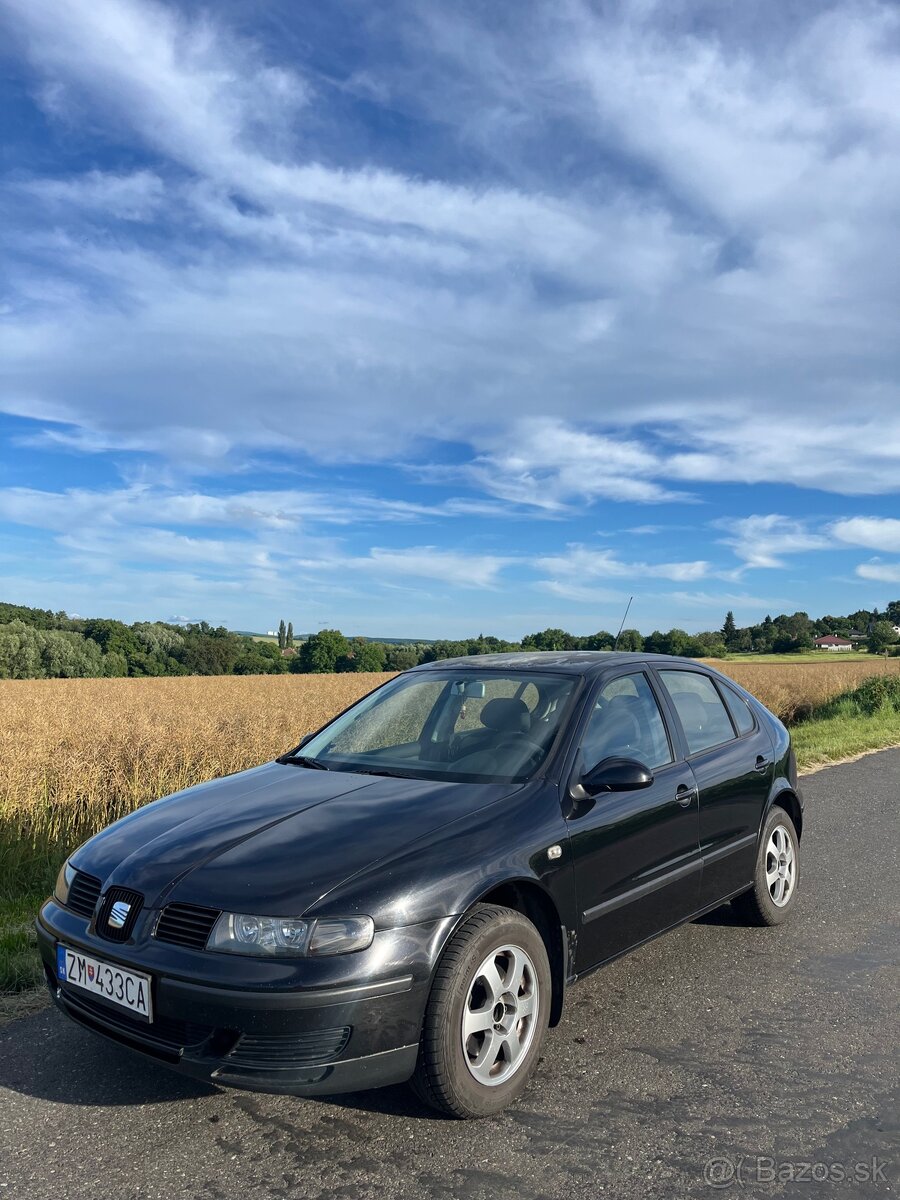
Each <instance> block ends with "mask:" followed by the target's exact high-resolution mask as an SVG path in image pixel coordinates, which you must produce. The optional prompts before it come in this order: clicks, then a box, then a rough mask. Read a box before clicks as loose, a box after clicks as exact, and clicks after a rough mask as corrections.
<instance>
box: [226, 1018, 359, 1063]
mask: <svg viewBox="0 0 900 1200" xmlns="http://www.w3.org/2000/svg"><path fill="white" fill-rule="evenodd" d="M349 1040H350V1026H349V1025H345V1026H343V1027H342V1028H340V1029H313V1030H309V1031H307V1032H306V1033H286V1034H280V1033H276V1034H261V1033H245V1034H243V1035H242V1037H241V1039H240V1041H239V1042H238V1043H237V1045H236V1046H235V1048H234V1049H233V1050H232V1051H231V1053H230V1054H229V1056H228V1059H227V1065H226V1068H225V1069H226V1071H227V1069H228V1067H229V1066H239V1067H247V1068H251V1067H255V1068H257V1069H259V1070H264V1071H272V1070H278V1069H279V1068H281V1069H284V1070H287V1069H289V1068H291V1067H306V1066H311V1065H318V1064H319V1063H326V1062H331V1061H332V1059H335V1058H337V1056H338V1055H339V1054H340V1053H341V1051H342V1050H343V1049H344V1048H345V1046H346V1045H347V1042H348V1041H349Z"/></svg>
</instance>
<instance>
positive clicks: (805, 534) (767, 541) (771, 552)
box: [716, 513, 832, 567]
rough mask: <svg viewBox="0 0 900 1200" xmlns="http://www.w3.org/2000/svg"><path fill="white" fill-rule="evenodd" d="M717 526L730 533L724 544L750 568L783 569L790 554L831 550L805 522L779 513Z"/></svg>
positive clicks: (829, 544)
mask: <svg viewBox="0 0 900 1200" xmlns="http://www.w3.org/2000/svg"><path fill="white" fill-rule="evenodd" d="M716 525H717V527H718V528H719V529H726V530H728V532H729V534H730V536H729V537H726V538H722V543H723V545H726V546H730V547H731V548H732V550H733V551H734V553H735V554H736V555H737V556H738V558H740V559H743V561H744V563H745V564H746V566H747V567H783V566H785V565H786V564H785V560H784V556H785V555H787V554H801V553H806V552H807V551H809V550H828V549H829V548H832V543H831V542H830V541H829V539H828V538H826V537H823V536H822V534H819V533H813V532H811V531H810V530H809V528H808V527H807V525H806V524H805V523H804V522H803V521H797V520H794V519H793V518H791V517H784V516H781V515H779V514H778V513H769V514H768V515H766V516H762V515H754V516H751V517H741V518H738V519H736V520H732V519H727V520H721V521H717V522H716Z"/></svg>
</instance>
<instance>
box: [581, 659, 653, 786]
mask: <svg viewBox="0 0 900 1200" xmlns="http://www.w3.org/2000/svg"><path fill="white" fill-rule="evenodd" d="M581 749H582V754H583V755H584V766H585V770H588V771H589V770H590V769H591V768H592V767H595V766H596V765H597V763H598V762H601V761H602V760H603V759H604V758H610V757H612V756H613V755H619V756H621V757H622V758H634V759H637V761H638V762H641V763H643V764H644V766H645V767H649V768H650V769H651V770H655V769H656V768H657V767H662V766H665V764H666V763H670V762H671V761H672V750H671V747H670V746H669V739H668V736H667V734H666V727H665V724H664V722H663V719H662V714H661V713H660V711H659V705H658V704H657V703H656V697H655V696H654V695H653V689H652V688H651V687H650V683H649V681H648V680H647V676H646V675H644V674H643V672H639V673H637V674H634V675H620V676H619V677H618V678H617V679H613V680H611V681H610V682H609V683H608V684H606V686H605V687H604V688H603V689H602V690H601V692H600V695H599V696H598V697H597V703H596V704H595V705H594V710H593V712H592V713H591V716H590V720H589V721H588V726H587V729H586V730H585V731H584V737H583V739H582V743H581Z"/></svg>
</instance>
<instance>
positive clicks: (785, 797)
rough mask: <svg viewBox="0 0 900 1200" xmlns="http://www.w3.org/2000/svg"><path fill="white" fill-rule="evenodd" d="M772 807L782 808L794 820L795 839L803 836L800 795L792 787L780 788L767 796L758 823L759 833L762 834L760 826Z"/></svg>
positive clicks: (764, 821)
mask: <svg viewBox="0 0 900 1200" xmlns="http://www.w3.org/2000/svg"><path fill="white" fill-rule="evenodd" d="M773 808H783V809H784V811H785V812H786V813H787V815H788V816H789V817H790V818H791V820H792V821H793V822H794V828H795V829H796V830H797V839H798V841H799V840H800V839H801V838H802V837H803V805H802V804H801V803H800V797H799V796H798V795H797V793H796V792H795V791H794V790H793V788H790V787H784V788H781V789H780V790H779V791H777V792H775V793H774V794H773V795H772V796H771V797H770V798H769V803H768V804H767V805H766V811H765V812H764V813H763V819H762V822H761V823H760V827H759V829H760V834H762V827H763V825H765V823H766V821H767V820H768V819H769V814H770V813H771V811H772V809H773Z"/></svg>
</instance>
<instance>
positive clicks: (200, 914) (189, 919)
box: [154, 904, 219, 950]
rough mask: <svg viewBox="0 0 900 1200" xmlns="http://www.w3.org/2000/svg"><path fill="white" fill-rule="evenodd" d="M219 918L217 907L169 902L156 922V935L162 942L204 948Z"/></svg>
mask: <svg viewBox="0 0 900 1200" xmlns="http://www.w3.org/2000/svg"><path fill="white" fill-rule="evenodd" d="M218 919H219V911H218V909H215V908H201V907H200V906H199V905H197V904H167V905H166V907H165V908H164V909H163V910H162V912H161V913H160V915H159V920H158V921H157V923H156V932H155V935H154V936H155V937H156V938H157V940H158V941H160V942H171V943H172V944H173V945H175V946H188V947H190V948H191V949H192V950H202V949H203V947H204V946H205V945H206V941H207V938H208V937H209V935H210V934H211V933H212V928H213V925H215V923H216V921H218Z"/></svg>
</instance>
